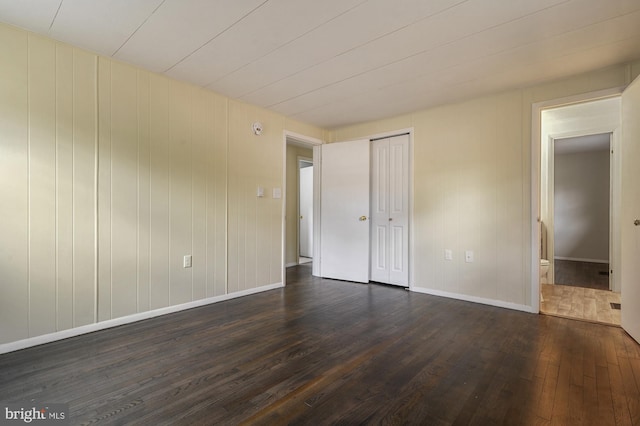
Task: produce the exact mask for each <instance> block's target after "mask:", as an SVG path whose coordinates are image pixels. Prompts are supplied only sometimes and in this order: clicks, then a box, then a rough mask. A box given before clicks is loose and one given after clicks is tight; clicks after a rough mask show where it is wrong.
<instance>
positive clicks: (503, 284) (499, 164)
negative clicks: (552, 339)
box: [330, 62, 640, 310]
mask: <svg viewBox="0 0 640 426" xmlns="http://www.w3.org/2000/svg"><path fill="white" fill-rule="evenodd" d="M639 64H640V62H636V63H634V64H630V65H625V66H619V67H613V68H608V69H604V70H599V71H596V72H592V73H588V74H584V75H578V76H573V77H570V78H567V79H564V80H561V81H556V82H553V83H549V84H542V85H538V86H534V87H530V88H526V89H519V90H512V91H508V92H505V93H500V94H495V95H491V96H486V97H482V98H478V99H473V100H470V101H467V102H461V103H456V104H453V105H446V106H442V107H439V108H433V109H429V110H425V111H418V112H415V113H411V114H406V115H403V116H399V117H394V118H390V119H386V120H380V121H376V122H370V123H362V124H358V125H356V126H349V127H345V128H339V129H334V130H333V131H332V132H331V138H330V140H331V141H343V140H352V139H357V138H361V137H367V136H370V135H374V134H377V133H382V132H391V131H394V130H399V129H404V128H408V127H413V128H414V155H413V166H412V167H413V180H412V181H413V195H414V210H413V231H412V233H413V235H414V253H413V257H412V258H413V259H414V262H413V271H414V281H413V289H414V290H416V291H425V292H432V293H436V294H444V295H449V296H452V297H458V298H462V299H468V300H475V301H481V302H487V303H492V304H497V305H502V306H508V307H515V308H519V309H523V310H527V309H529V308H530V307H531V306H532V300H531V299H532V297H531V267H532V265H531V260H530V259H531V255H530V250H531V235H530V229H531V219H532V218H531V165H530V164H531V111H532V105H533V104H534V103H536V102H541V101H545V100H551V99H558V98H563V97H567V96H572V95H577V94H581V93H588V92H593V91H597V90H603V89H608V88H614V87H620V86H624V85H626V84H629V82H630V81H631V79H632V78H633V77H634V76H635V75H636V74H637V73H638V72H639V71H640V66H639ZM534 219H535V218H534ZM445 249H452V250H453V254H454V260H453V261H445V260H444V250H445ZM465 250H473V251H474V254H475V262H473V263H465V261H464V251H465ZM535 267H537V265H536V266H535Z"/></svg>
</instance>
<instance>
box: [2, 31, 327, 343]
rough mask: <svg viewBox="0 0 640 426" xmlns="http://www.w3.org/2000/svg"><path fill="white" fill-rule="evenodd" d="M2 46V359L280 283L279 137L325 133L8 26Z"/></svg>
mask: <svg viewBox="0 0 640 426" xmlns="http://www.w3.org/2000/svg"><path fill="white" fill-rule="evenodd" d="M0 46H2V49H0V197H1V200H2V202H0V345H1V344H3V343H7V342H14V341H17V340H21V339H25V338H29V337H34V336H39V335H43V334H48V333H52V332H56V331H61V330H65V329H69V328H73V327H78V326H81V325H85V324H91V323H94V322H96V321H105V320H109V319H115V318H120V317H125V316H127V315H131V314H136V313H140V312H145V311H149V310H153V309H157V308H162V307H167V306H172V305H177V304H181V303H185V302H190V301H195V300H199V299H204V298H207V297H213V296H220V295H225V294H229V293H233V292H237V291H241V290H248V289H255V288H258V287H261V286H265V285H272V284H278V283H281V282H282V250H283V247H282V208H283V205H282V199H277V198H274V197H273V189H274V188H281V187H282V185H283V183H282V178H283V176H282V171H283V147H284V141H283V134H284V130H285V126H286V129H287V130H290V131H293V132H299V133H301V134H305V135H308V136H311V137H316V138H322V137H325V136H326V132H324V131H323V130H321V129H318V128H315V127H313V126H309V125H306V124H303V123H299V122H296V121H294V120H289V119H286V118H285V117H283V116H281V115H279V114H276V113H273V112H269V111H265V110H263V109H260V108H257V107H253V106H250V105H247V104H244V103H241V102H235V101H230V100H229V99H228V98H225V97H223V96H220V95H217V94H215V93H213V92H211V91H208V90H204V89H200V88H197V87H194V86H192V85H188V84H185V83H181V82H178V81H175V80H171V79H168V78H165V77H162V76H159V75H156V74H153V73H149V72H147V71H144V70H141V69H139V68H135V67H131V66H128V65H125V64H122V63H119V62H117V61H112V60H110V59H107V58H102V57H98V56H97V55H94V54H91V53H88V52H85V51H82V50H79V49H75V48H73V47H70V46H68V45H65V44H63V43H58V42H55V41H53V40H50V39H47V38H45V37H40V36H35V35H33V34H30V33H28V32H26V31H22V30H19V29H15V28H12V27H9V26H6V25H3V24H0ZM258 120H259V121H261V122H262V123H263V124H264V127H265V131H264V133H263V134H262V136H259V137H258V136H255V135H254V134H253V133H252V130H251V123H253V122H254V121H258ZM96 177H97V180H96ZM257 186H263V187H264V188H265V197H263V198H258V197H256V188H257ZM96 189H97V190H96ZM96 236H97V238H96ZM228 248H229V249H228ZM185 255H191V256H192V258H193V267H192V268H183V257H184V256H185Z"/></svg>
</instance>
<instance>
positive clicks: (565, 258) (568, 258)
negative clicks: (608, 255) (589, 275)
mask: <svg viewBox="0 0 640 426" xmlns="http://www.w3.org/2000/svg"><path fill="white" fill-rule="evenodd" d="M554 259H555V260H571V261H574V262H589V263H609V261H608V260H603V259H585V258H581V257H563V256H555V257H554Z"/></svg>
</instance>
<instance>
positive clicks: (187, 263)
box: [182, 254, 193, 268]
mask: <svg viewBox="0 0 640 426" xmlns="http://www.w3.org/2000/svg"><path fill="white" fill-rule="evenodd" d="M192 262H193V258H192V257H191V255H190V254H187V255H186V256H185V257H184V260H183V262H182V266H183V267H185V268H191V264H192Z"/></svg>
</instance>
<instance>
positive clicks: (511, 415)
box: [0, 265, 640, 425]
mask: <svg viewBox="0 0 640 426" xmlns="http://www.w3.org/2000/svg"><path fill="white" fill-rule="evenodd" d="M309 270H310V266H309V265H303V266H297V267H294V268H290V269H288V270H287V280H288V281H287V282H288V285H287V287H286V288H284V289H277V290H272V291H269V292H265V293H262V294H257V295H252V296H247V297H243V298H239V299H234V300H230V301H226V302H223V303H218V304H214V305H209V306H204V307H201V308H196V309H192V310H189V311H185V312H179V313H176V314H171V315H167V316H164V317H160V318H154V319H149V320H146V321H141V322H138V323H135V324H129V325H125V326H121V327H118V328H114V329H110V330H104V331H100V332H96V333H92V334H89V335H85V336H79V337H75V338H72V339H68V340H65V341H60V342H55V343H51V344H47V345H43V346H40V347H35V348H30V349H26V350H22V351H19V352H14V353H10V354H5V355H0V402H24V401H31V400H36V401H41V402H64V403H68V404H69V406H70V411H71V416H72V419H71V420H72V424H82V425H88V424H98V425H102V424H105V425H111V424H114V425H214V424H215V425H217V424H229V425H232V424H233V425H236V424H252V425H254V424H258V425H260V424H265V425H267V424H268V425H278V424H299V425H306V424H308V425H322V424H344V425H350V424H428V425H468V424H470V425H488V424H491V425H493V424H513V425H533V424H536V425H538V424H539V425H547V424H548V425H552V424H553V425H582V424H583V425H634V424H636V425H637V424H640V347H639V345H638V344H637V343H636V342H635V341H633V340H632V339H631V338H630V337H629V336H628V335H627V334H625V332H624V331H623V330H622V329H620V328H616V327H608V326H603V325H599V324H592V323H586V322H579V321H572V320H567V319H563V318H557V317H551V316H544V315H532V314H526V313H522V312H515V311H510V310H506V309H500V308H494V307H490V306H484V305H479V304H473V303H467V302H462V301H456V300H451V299H446V298H439V297H435V296H428V295H424V294H418V293H411V292H408V291H406V290H404V289H402V288H397V287H388V286H383V285H373V284H372V285H365V284H354V283H348V282H338V281H332V280H323V279H318V278H311V277H310V275H309Z"/></svg>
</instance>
